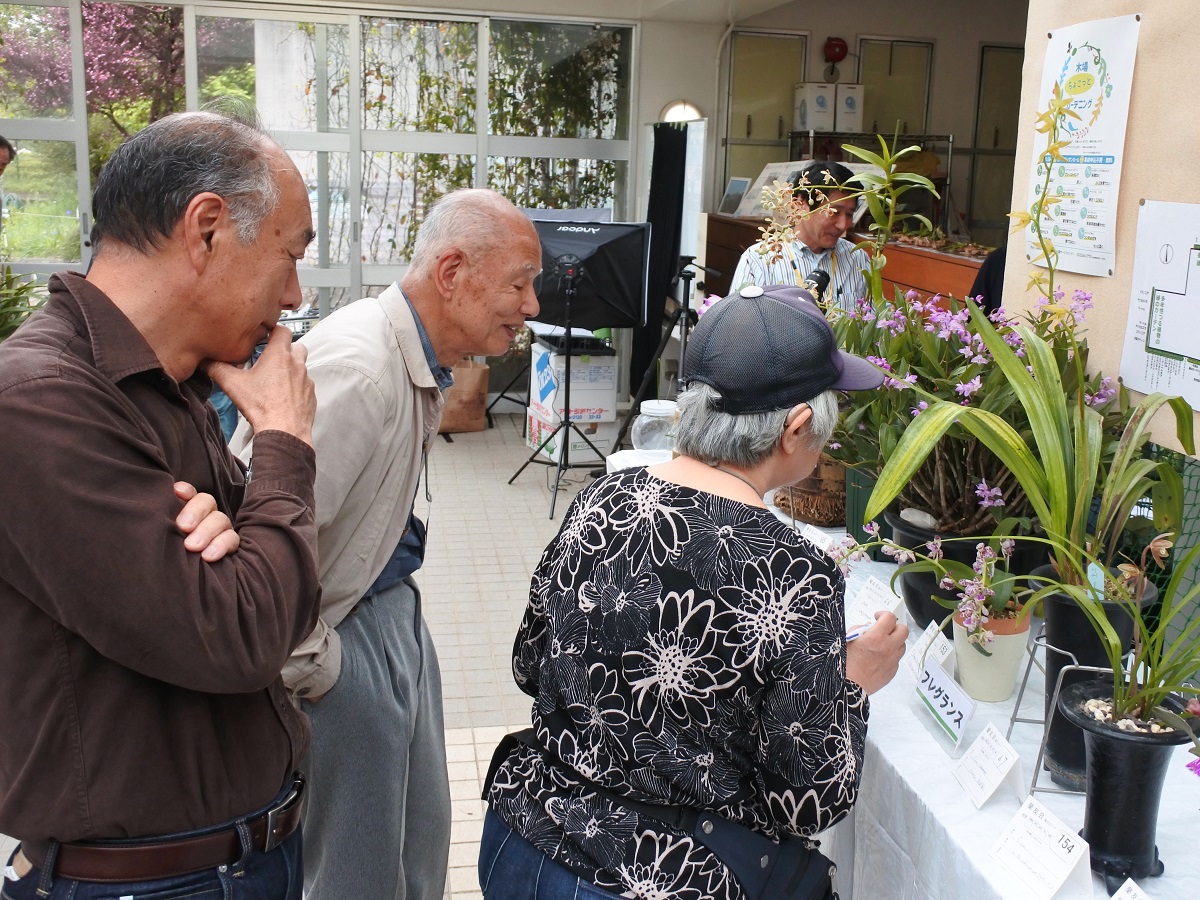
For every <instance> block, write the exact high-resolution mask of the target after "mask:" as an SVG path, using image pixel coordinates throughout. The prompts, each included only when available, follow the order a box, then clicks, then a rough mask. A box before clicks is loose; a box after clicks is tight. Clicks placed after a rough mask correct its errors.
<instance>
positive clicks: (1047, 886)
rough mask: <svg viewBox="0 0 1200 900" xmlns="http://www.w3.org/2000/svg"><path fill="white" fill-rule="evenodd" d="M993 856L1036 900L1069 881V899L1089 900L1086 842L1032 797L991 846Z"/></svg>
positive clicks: (1045, 899) (1089, 871)
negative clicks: (1070, 888)
mask: <svg viewBox="0 0 1200 900" xmlns="http://www.w3.org/2000/svg"><path fill="white" fill-rule="evenodd" d="M992 856H993V857H995V858H996V859H998V860H1000V862H1002V863H1004V864H1005V865H1007V866H1008V867H1009V868H1011V869H1012V870H1013V872H1014V873H1015V874H1016V875H1017V877H1018V878H1020V879H1021V881H1022V882H1023V883H1024V884H1025V886H1026V887H1027V888H1028V889H1029V890H1030V891H1031V892H1032V893H1031V895H1030V896H1032V897H1034V898H1036V900H1050V898H1051V897H1053V896H1054V895H1055V894H1056V893H1057V892H1058V890H1059V889H1060V888H1062V887H1063V885H1064V884H1065V883H1066V882H1067V880H1068V878H1069V879H1070V880H1071V884H1072V890H1071V891H1070V894H1071V896H1072V897H1077V896H1084V897H1091V896H1092V877H1091V870H1090V869H1089V868H1088V845H1087V841H1085V840H1084V839H1083V838H1081V837H1080V836H1079V835H1077V834H1076V833H1075V831H1074V830H1073V829H1071V828H1068V827H1067V826H1066V825H1065V824H1064V823H1063V821H1062V820H1061V819H1060V818H1058V816H1056V815H1054V813H1052V812H1050V810H1048V809H1046V807H1045V806H1043V805H1042V804H1041V803H1039V802H1038V801H1037V800H1036V799H1035V798H1034V797H1032V796H1030V797H1028V798H1027V799H1026V800H1025V803H1024V805H1023V806H1022V807H1021V808H1020V809H1019V810H1017V814H1016V815H1015V816H1013V818H1012V821H1011V822H1009V823H1008V827H1007V828H1005V829H1004V832H1003V833H1002V834H1001V835H1000V837H999V839H997V841H996V843H995V844H994V845H993V846H992ZM1085 882H1086V887H1085Z"/></svg>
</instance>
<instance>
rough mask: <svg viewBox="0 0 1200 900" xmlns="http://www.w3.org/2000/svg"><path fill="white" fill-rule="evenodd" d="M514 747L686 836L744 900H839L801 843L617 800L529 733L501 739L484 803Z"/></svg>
mask: <svg viewBox="0 0 1200 900" xmlns="http://www.w3.org/2000/svg"><path fill="white" fill-rule="evenodd" d="M518 744H524V745H525V746H527V747H532V748H533V749H534V750H537V751H538V752H539V753H540V754H541V755H542V759H544V760H545V761H546V762H547V763H549V764H550V765H552V766H554V767H555V768H557V769H558V770H559V771H561V772H563V773H564V774H565V775H566V776H567V777H568V778H570V779H572V780H573V781H576V782H578V783H579V784H582V785H584V786H585V787H587V788H588V790H591V791H594V792H595V793H596V794H598V795H600V796H601V797H604V798H605V799H606V800H608V801H610V802H612V803H615V804H616V805H618V806H621V807H623V808H625V809H628V810H630V811H631V812H634V813H637V815H638V816H639V817H640V816H646V817H648V818H651V819H653V820H655V821H656V822H662V823H663V824H665V825H669V826H671V827H672V828H676V829H678V830H681V831H686V832H689V833H690V834H691V835H692V837H693V838H695V839H696V840H697V841H699V842H700V843H701V844H703V845H704V846H705V847H707V848H708V849H709V850H711V851H712V852H713V854H714V855H716V857H717V859H719V860H721V862H722V863H724V864H725V865H726V866H727V867H728V869H729V871H731V872H732V873H733V875H734V877H735V878H736V879H737V881H738V884H739V885H741V888H742V892H743V893H744V894H745V895H746V896H747V897H748V898H749V900H772V898H776V897H779V898H785V900H838V895H837V892H836V891H834V889H833V876H834V873H835V872H836V870H837V867H836V866H835V865H834V864H833V862H832V861H831V860H830V859H829V857H827V856H825V855H824V854H823V853H821V851H820V850H818V849H817V848H816V847H813V846H811V845H810V844H809V843H808V842H807V841H805V840H803V839H801V838H786V839H784V840H783V841H780V842H778V843H776V842H775V841H773V840H771V839H770V838H769V837H767V836H766V835H764V834H758V833H757V832H755V831H751V830H750V829H749V828H747V827H745V826H744V825H739V824H737V823H736V822H731V821H729V820H728V819H725V818H722V817H721V816H718V815H717V814H716V813H714V812H711V811H710V810H702V809H694V808H692V807H690V806H662V805H659V804H651V803H641V802H639V801H637V800H631V799H629V798H627V797H622V796H621V795H620V794H616V793H614V792H613V791H610V790H609V789H608V788H606V787H603V786H602V785H599V784H596V783H595V782H594V781H591V780H589V779H587V778H584V777H583V776H582V775H580V774H579V773H578V772H576V771H575V770H574V769H572V768H571V767H570V766H568V765H567V764H566V763H564V762H563V761H562V760H560V759H558V758H556V757H555V756H553V755H552V754H550V753H547V752H546V750H545V749H543V747H542V746H541V744H539V743H538V740H537V735H536V733H535V732H534V730H533V729H532V728H526V729H523V730H522V731H516V732H513V733H512V734H506V735H505V736H504V737H503V738H502V739H501V740H500V744H499V746H497V747H496V751H495V752H494V753H493V754H492V763H491V765H490V766H489V767H488V773H487V778H486V779H485V780H484V785H483V797H484V799H487V795H488V791H489V790H491V786H492V781H493V779H494V778H495V777H496V771H497V770H498V769H499V768H500V766H501V764H502V763H503V762H504V760H505V759H507V758H508V754H509V753H510V752H511V751H512V749H513V748H514V747H516V746H517V745H518Z"/></svg>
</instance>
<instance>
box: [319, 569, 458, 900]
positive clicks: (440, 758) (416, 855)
mask: <svg viewBox="0 0 1200 900" xmlns="http://www.w3.org/2000/svg"><path fill="white" fill-rule="evenodd" d="M337 632H338V635H339V636H340V637H341V639H342V669H341V674H340V675H339V676H338V680H337V683H336V684H334V686H333V688H332V689H331V690H330V691H329V693H327V694H326V695H325V696H324V697H322V698H321V699H320V701H318V702H317V703H309V702H307V701H305V702H304V703H303V707H304V711H305V712H306V713H308V715H309V716H310V717H311V718H312V730H313V735H312V750H311V752H310V755H309V759H308V764H307V766H306V767H305V769H306V772H307V774H308V776H309V790H308V805H307V809H306V812H305V815H304V887H305V896H306V897H307V900H349V898H352V897H353V898H357V900H375V898H377V900H392V898H395V900H426V898H428V900H438V898H441V897H442V895H443V893H444V891H445V888H446V865H447V858H448V855H449V851H450V785H449V782H448V779H447V776H446V737H445V728H444V725H443V720H442V677H441V672H440V671H439V669H438V662H437V654H436V653H435V652H434V649H433V642H432V640H431V639H430V637H429V630H428V629H427V628H426V627H425V620H424V619H423V618H422V616H421V596H420V593H419V592H418V591H416V590H415V589H414V586H413V585H411V584H410V583H407V582H405V583H401V584H398V585H396V586H395V587H392V588H388V589H387V590H385V591H382V592H380V593H377V594H368V595H367V596H366V597H365V598H363V599H362V600H361V601H359V603H358V605H357V606H355V608H354V611H353V612H352V613H351V614H350V615H349V616H347V617H346V619H345V620H344V621H343V622H342V623H341V624H340V625H339V626H338V627H337Z"/></svg>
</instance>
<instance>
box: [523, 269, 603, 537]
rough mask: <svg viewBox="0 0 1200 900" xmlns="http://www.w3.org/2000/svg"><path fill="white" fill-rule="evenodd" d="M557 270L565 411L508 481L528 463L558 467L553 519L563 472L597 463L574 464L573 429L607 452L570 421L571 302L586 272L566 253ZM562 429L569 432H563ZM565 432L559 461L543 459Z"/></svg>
mask: <svg viewBox="0 0 1200 900" xmlns="http://www.w3.org/2000/svg"><path fill="white" fill-rule="evenodd" d="M554 271H555V273H556V274H557V275H559V276H560V277H561V278H562V280H563V286H564V287H563V295H564V298H565V307H564V310H563V328H564V330H565V332H566V333H565V335H564V337H563V353H564V357H565V358H564V359H563V385H562V388H563V390H562V396H563V411H562V414H561V415H560V416H559V419H558V424H557V425H555V426H554V430H553V431H552V432H550V434H549V435H547V436H546V439H545V440H544V441H542V442H541V443H540V444H538V446H537V449H536V450H534V451H533V452H532V453H531V454H529V459H527V460H525V462H524V463H523V464H522V465H521V468H519V469H517V471H516V472H514V473H513V476H512V478H510V479H508V483H509V484H512V483H513V482H514V481H516V480H517V476H518V475H520V474H521V473H522V472H524V471H525V469H526V468H527V467H528V466H529V464H530V463H534V462H535V463H538V464H539V465H543V466H555V467H556V469H557V471H556V472H555V474H554V490H553V491H552V492H551V494H550V518H551V519H553V518H554V504H555V502H556V501H557V500H558V485H559V482H560V481H562V474H563V472H564V471H565V470H567V469H578V468H583V467H586V468H589V469H590V468H592V467H593V466H594V465H595V464H596V462H595V460H592V461H590V462H581V463H572V462H571V432H572V431H574V432H575V433H576V434H577V435H579V436H580V437H581V438H583V442H584V443H585V444H587V445H588V447H590V448H591V450H592V452H593V453H595V454H596V459H601V460H603V459H604V454H603V453H602V452H600V450H599V449H597V447H596V445H595V444H593V443H592V442H591V439H589V438H588V436H587V435H586V434H584V433H583V432H582V431H581V430H580V429H579V426H578V425H576V424H575V423H574V422H572V421H571V301H572V300H573V299H574V297H575V282H576V280H577V279H578V278H579V277H580V276H582V275H583V272H584V269H583V266H582V265H581V264H580V262H579V257H578V256H572V255H570V254H564V255H563V256H560V257H558V258H557V259H556V260H555V266H554ZM563 432H566V433H565V434H563ZM560 434H562V444H561V450H560V452H559V455H558V462H554V461H552V460H548V459H540V458H539V455H540V454H541V452H542V451H543V450H544V449H545V448H546V447H547V446H548V445H549V444H550V443H551V442H552V441H554V439H555V438H556V437H558V436H559V435H560Z"/></svg>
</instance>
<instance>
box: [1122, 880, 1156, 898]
mask: <svg viewBox="0 0 1200 900" xmlns="http://www.w3.org/2000/svg"><path fill="white" fill-rule="evenodd" d="M1113 900H1150V895H1149V894H1147V893H1146V892H1145V891H1143V890H1142V889H1141V888H1140V887H1138V886H1137V884H1135V883H1134V880H1133V879H1132V878H1127V879H1126V880H1125V883H1124V884H1123V885H1121V886H1120V887H1119V888H1117V892H1116V893H1115V894H1113Z"/></svg>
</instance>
